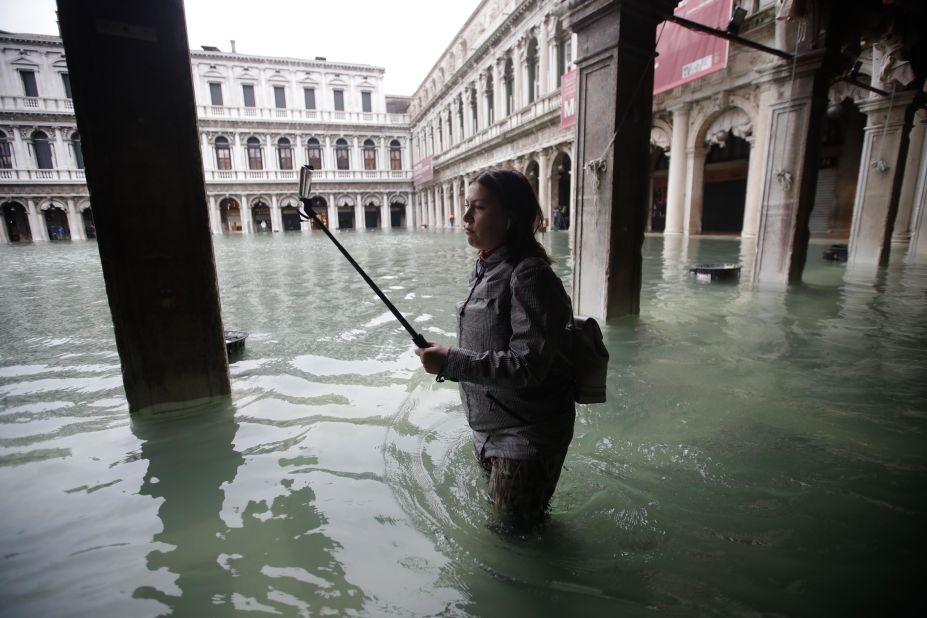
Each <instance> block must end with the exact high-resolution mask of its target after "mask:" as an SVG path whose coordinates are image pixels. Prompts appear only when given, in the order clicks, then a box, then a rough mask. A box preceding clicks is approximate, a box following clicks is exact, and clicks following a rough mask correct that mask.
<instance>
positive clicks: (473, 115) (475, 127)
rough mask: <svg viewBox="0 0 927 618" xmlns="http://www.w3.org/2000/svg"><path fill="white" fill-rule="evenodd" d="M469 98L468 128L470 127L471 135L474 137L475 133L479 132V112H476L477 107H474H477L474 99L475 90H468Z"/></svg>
mask: <svg viewBox="0 0 927 618" xmlns="http://www.w3.org/2000/svg"><path fill="white" fill-rule="evenodd" d="M469 98H470V127H471V130H472V131H473V134H474V135H476V133H477V132H478V131H479V130H480V115H479V112H477V107H476V106H477V105H479V101H477V99H476V88H470V97H469Z"/></svg>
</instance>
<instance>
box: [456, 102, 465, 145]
mask: <svg viewBox="0 0 927 618" xmlns="http://www.w3.org/2000/svg"><path fill="white" fill-rule="evenodd" d="M463 102H464V99H463V95H461V94H458V95H457V126H459V127H460V138H461V139H463V136H464V103H463Z"/></svg>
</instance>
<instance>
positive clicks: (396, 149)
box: [389, 139, 402, 170]
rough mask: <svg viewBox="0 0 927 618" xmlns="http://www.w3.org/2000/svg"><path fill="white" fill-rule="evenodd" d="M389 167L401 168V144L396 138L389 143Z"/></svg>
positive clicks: (392, 168) (393, 168)
mask: <svg viewBox="0 0 927 618" xmlns="http://www.w3.org/2000/svg"><path fill="white" fill-rule="evenodd" d="M389 168H390V169H391V170H401V169H402V146H401V145H400V144H399V140H398V139H394V140H393V141H391V142H390V143H389Z"/></svg>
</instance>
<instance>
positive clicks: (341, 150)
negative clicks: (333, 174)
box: [335, 137, 351, 170]
mask: <svg viewBox="0 0 927 618" xmlns="http://www.w3.org/2000/svg"><path fill="white" fill-rule="evenodd" d="M335 163H336V167H337V168H338V169H340V170H348V169H351V160H350V158H349V157H348V141H347V140H346V139H344V138H341V137H339V138H338V139H337V140H336V141H335Z"/></svg>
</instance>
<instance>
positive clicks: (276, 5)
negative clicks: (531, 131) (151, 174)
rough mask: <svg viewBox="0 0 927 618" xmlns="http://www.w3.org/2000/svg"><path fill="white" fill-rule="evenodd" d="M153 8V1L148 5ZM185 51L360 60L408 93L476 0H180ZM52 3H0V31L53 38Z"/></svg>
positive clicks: (390, 86)
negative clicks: (213, 49)
mask: <svg viewBox="0 0 927 618" xmlns="http://www.w3.org/2000/svg"><path fill="white" fill-rule="evenodd" d="M151 1H153V2H155V1H158V0H151ZM184 5H185V7H186V13H187V34H188V36H189V38H190V47H191V48H194V49H199V47H200V46H201V45H214V46H216V47H218V48H219V49H221V50H223V51H229V50H230V45H229V40H230V39H235V41H236V43H235V45H236V48H237V49H238V51H239V52H243V53H248V54H257V55H261V56H289V57H295V58H315V57H316V56H324V57H326V58H328V59H329V60H340V61H343V62H360V63H364V64H372V65H374V66H381V67H384V68H385V69H386V75H385V77H384V81H385V88H386V93H387V94H404V95H411V94H412V93H413V92H414V90H415V89H416V88H417V87H418V85H419V84H420V83H421V81H422V80H423V79H424V78H425V74H426V73H427V72H428V70H429V69H430V68H431V67H432V66H433V65H434V63H435V61H436V60H437V59H438V55H439V54H441V52H443V51H444V50H445V49H446V48H447V46H448V45H449V44H450V42H451V38H452V37H453V36H454V35H455V34H457V32H458V31H459V30H460V28H461V27H462V26H463V24H464V22H465V21H466V20H467V18H468V17H469V16H470V14H471V13H472V12H473V10H474V9H476V7H477V5H479V0H452V1H447V0H441V1H435V0H394V1H393V2H385V1H383V0H334V1H327V2H322V1H320V0H302V1H299V0H257V1H255V0H185V2H184ZM55 9H56V7H55V0H0V30H6V31H8V32H31V33H36V34H53V35H57V34H58V26H57V24H56V21H55Z"/></svg>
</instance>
